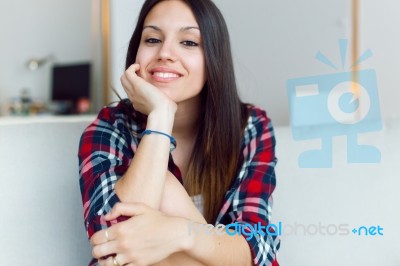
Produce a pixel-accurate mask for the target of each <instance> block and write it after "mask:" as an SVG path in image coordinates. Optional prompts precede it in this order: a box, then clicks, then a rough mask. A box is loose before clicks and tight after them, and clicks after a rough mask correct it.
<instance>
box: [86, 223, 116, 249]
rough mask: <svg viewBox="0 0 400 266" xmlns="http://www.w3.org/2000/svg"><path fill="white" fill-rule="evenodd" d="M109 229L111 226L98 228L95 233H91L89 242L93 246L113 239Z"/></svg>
mask: <svg viewBox="0 0 400 266" xmlns="http://www.w3.org/2000/svg"><path fill="white" fill-rule="evenodd" d="M110 229H111V227H110V228H107V229H104V230H100V231H98V232H96V233H95V234H93V236H92V237H91V238H90V244H91V245H92V246H95V245H100V244H103V243H106V242H108V241H110V240H114V238H112V237H111V233H110Z"/></svg>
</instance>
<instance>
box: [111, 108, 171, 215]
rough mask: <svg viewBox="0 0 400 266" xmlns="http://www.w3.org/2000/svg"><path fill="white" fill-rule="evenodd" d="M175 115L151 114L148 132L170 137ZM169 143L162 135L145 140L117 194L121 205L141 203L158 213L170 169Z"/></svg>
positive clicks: (147, 137) (119, 184) (120, 182)
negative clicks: (156, 210) (150, 130)
mask: <svg viewBox="0 0 400 266" xmlns="http://www.w3.org/2000/svg"><path fill="white" fill-rule="evenodd" d="M173 115H174V113H162V114H160V113H151V114H150V115H149V116H148V120H147V127H146V129H152V130H157V131H161V132H164V133H166V134H171V132H172V126H173V121H174V120H173V119H174V116H173ZM169 149H170V140H169V139H168V138H167V137H166V136H163V135H159V134H150V135H145V136H143V138H142V140H141V141H140V144H139V145H138V148H137V150H136V152H135V156H134V158H133V160H132V162H131V165H130V166H129V168H128V170H127V172H126V173H125V174H124V176H123V177H122V178H120V179H119V180H118V181H117V183H116V185H115V191H116V194H117V195H118V197H119V199H120V200H121V201H122V202H142V203H145V204H147V205H148V206H150V207H152V208H155V209H158V208H159V206H160V201H161V197H162V193H163V189H164V182H165V177H166V174H167V169H168V158H169Z"/></svg>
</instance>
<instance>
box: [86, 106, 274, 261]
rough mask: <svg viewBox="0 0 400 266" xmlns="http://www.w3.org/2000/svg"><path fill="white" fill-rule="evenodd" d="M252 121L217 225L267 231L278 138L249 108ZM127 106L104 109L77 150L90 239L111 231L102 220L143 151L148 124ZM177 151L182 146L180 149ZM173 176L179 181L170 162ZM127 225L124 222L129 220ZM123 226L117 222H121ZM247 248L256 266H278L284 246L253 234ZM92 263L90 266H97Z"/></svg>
mask: <svg viewBox="0 0 400 266" xmlns="http://www.w3.org/2000/svg"><path fill="white" fill-rule="evenodd" d="M248 108H249V111H250V116H249V119H248V122H247V126H246V128H245V130H244V137H243V140H242V146H241V149H242V153H241V156H242V157H241V162H242V166H241V168H240V171H239V172H238V175H237V177H236V179H235V181H234V183H233V186H232V187H231V188H230V189H229V190H228V191H227V193H226V196H225V201H224V204H223V206H222V208H221V210H220V212H219V215H218V217H217V220H216V221H215V224H230V223H234V222H238V223H248V224H258V223H260V224H262V225H264V226H267V225H268V224H269V221H270V218H271V208H272V192H273V191H274V189H275V184H276V178H275V172H274V167H275V165H276V162H277V159H276V157H275V153H274V149H275V137H274V133H273V128H272V124H271V121H270V119H269V118H268V117H267V115H266V113H265V111H263V110H262V109H260V108H258V107H256V106H253V105H249V106H248ZM137 116H138V113H137V112H136V111H135V110H134V109H133V107H132V105H131V104H130V103H129V101H128V100H123V101H121V102H119V103H118V104H117V105H116V106H113V107H111V106H108V107H105V108H103V109H102V110H101V111H100V113H99V115H98V117H97V119H96V120H95V121H94V122H93V123H91V124H90V125H89V126H88V127H87V128H86V129H85V131H84V132H83V134H82V137H81V140H80V146H79V153H78V157H79V174H80V188H81V193H82V201H83V212H84V219H85V226H86V229H87V233H88V237H91V236H92V235H93V234H94V233H95V232H96V231H99V230H102V229H104V228H107V227H109V226H111V224H110V223H109V222H106V221H105V220H104V219H103V215H105V214H106V213H108V212H109V211H110V210H111V208H112V207H113V206H114V205H115V204H116V203H117V202H119V201H120V200H119V199H118V197H117V195H116V194H115V191H114V185H115V183H116V182H117V180H118V179H119V178H120V177H121V176H122V175H123V174H124V173H125V172H126V170H127V169H128V166H129V165H130V162H131V160H132V158H133V156H134V154H135V151H136V149H137V146H138V145H139V142H140V138H141V133H142V132H143V131H144V130H145V124H143V123H142V124H140V123H137V122H135V121H137V119H135V118H137ZM178 145H179V143H178ZM168 168H169V170H170V171H171V172H172V173H173V174H175V176H177V178H178V179H179V180H180V181H181V180H182V177H181V176H180V171H179V169H178V168H177V166H176V165H175V164H174V163H173V158H172V156H170V161H169V164H168ZM125 219H126V218H125ZM122 220H124V218H119V219H118V222H120V221H122ZM248 244H249V246H250V248H251V252H252V256H253V262H254V265H265V266H277V265H278V263H277V260H276V254H277V251H278V249H279V246H280V241H279V238H278V237H277V236H274V234H265V235H264V236H262V235H261V234H255V236H254V237H252V238H251V239H250V240H248ZM95 264H96V262H95V260H93V261H92V262H91V265H95Z"/></svg>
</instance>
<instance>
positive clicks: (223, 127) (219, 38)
mask: <svg viewBox="0 0 400 266" xmlns="http://www.w3.org/2000/svg"><path fill="white" fill-rule="evenodd" d="M161 1H163V0H147V1H145V3H144V4H143V6H142V9H141V11H140V14H139V18H138V22H137V25H136V28H135V30H134V32H133V35H132V37H131V40H130V43H129V48H128V53H127V57H126V69H127V68H128V67H129V66H131V65H132V64H133V63H134V62H135V59H136V54H137V51H138V48H139V45H140V40H141V35H142V30H143V24H144V21H145V19H146V16H147V14H148V13H149V12H150V10H151V9H152V8H153V7H154V6H155V5H156V4H157V3H159V2H161ZM183 1H184V2H185V3H186V4H187V5H188V6H189V7H190V8H191V10H192V12H193V14H194V16H195V18H196V21H197V23H198V24H199V28H200V32H201V36H202V42H203V48H204V57H205V64H206V77H207V81H206V83H205V85H204V87H203V89H202V91H201V109H202V110H201V112H200V113H201V114H202V116H201V117H200V121H199V123H200V125H199V132H198V135H197V139H196V143H195V146H194V149H193V152H192V155H191V158H190V161H189V166H188V171H187V174H186V176H185V177H184V179H183V180H184V186H185V189H186V190H187V191H188V193H189V195H192V196H193V195H195V194H198V193H201V194H202V196H203V199H204V216H205V218H206V220H207V222H209V223H215V221H216V218H217V216H218V212H219V210H220V209H221V207H222V203H223V201H224V197H225V194H226V192H227V191H228V189H229V188H230V187H231V186H232V182H233V180H234V179H235V177H236V175H237V171H238V166H239V164H240V161H241V159H240V146H241V139H242V133H243V128H244V126H245V123H246V121H247V118H248V111H247V107H246V105H245V104H243V103H242V102H241V101H240V98H239V95H238V92H237V87H236V81H235V73H234V67H233V61H232V54H231V47H230V42H229V33H228V28H227V26H226V23H225V20H224V18H223V16H222V14H221V12H220V11H219V9H218V8H217V7H216V6H215V4H214V3H213V2H212V1H211V0H201V1H199V0H183ZM178 145H179V144H178Z"/></svg>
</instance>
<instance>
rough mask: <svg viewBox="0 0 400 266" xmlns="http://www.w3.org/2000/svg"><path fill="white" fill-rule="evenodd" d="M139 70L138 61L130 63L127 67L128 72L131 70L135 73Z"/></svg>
mask: <svg viewBox="0 0 400 266" xmlns="http://www.w3.org/2000/svg"><path fill="white" fill-rule="evenodd" d="M139 70H140V65H139V64H138V63H134V64H132V65H130V66H129V67H128V69H127V71H128V72H132V71H133V72H134V73H136V72H137V71H139Z"/></svg>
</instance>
